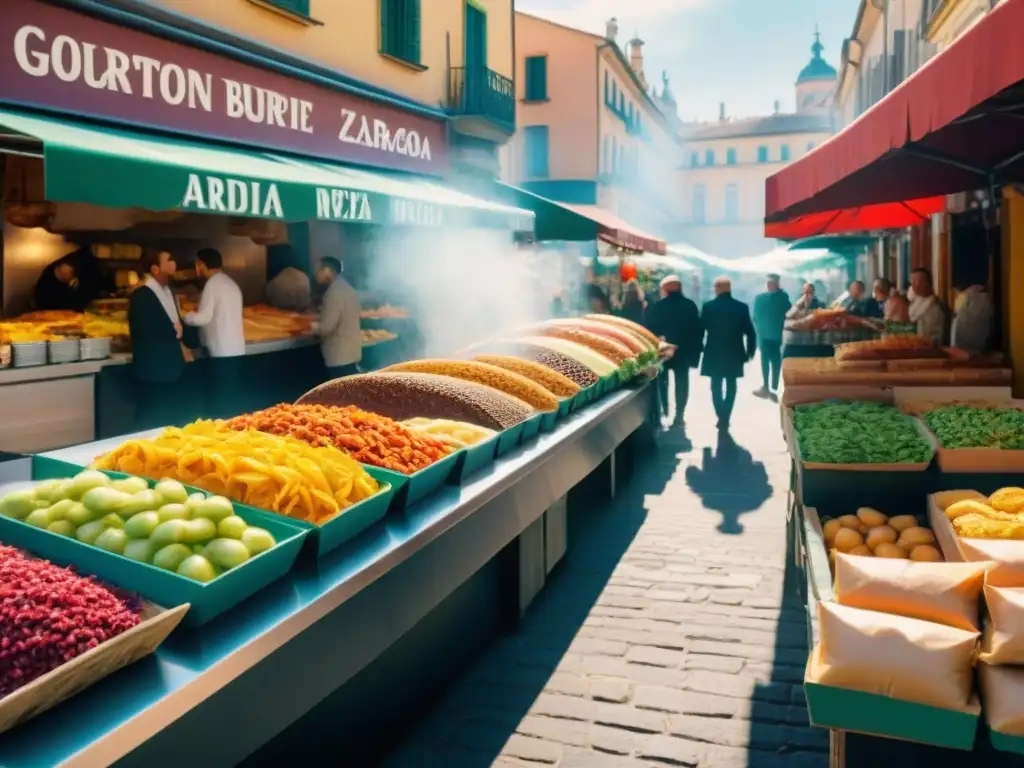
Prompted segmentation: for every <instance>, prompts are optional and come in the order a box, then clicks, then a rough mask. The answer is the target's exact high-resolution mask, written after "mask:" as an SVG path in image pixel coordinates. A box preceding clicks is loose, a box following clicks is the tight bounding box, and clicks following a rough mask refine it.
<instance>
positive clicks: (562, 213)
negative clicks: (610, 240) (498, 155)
mask: <svg viewBox="0 0 1024 768" xmlns="http://www.w3.org/2000/svg"><path fill="white" fill-rule="evenodd" d="M493 188H494V197H495V199H497V200H500V201H502V202H503V203H506V204H508V205H512V206H515V207H516V208H525V209H526V210H528V211H533V213H534V214H535V216H536V221H535V222H534V238H535V239H537V240H539V241H545V240H565V241H569V242H589V241H592V240H597V239H598V235H599V234H600V233H601V226H600V224H598V223H597V222H596V221H594V220H593V219H590V218H587V217H586V216H583V215H582V214H579V213H577V212H576V211H574V210H572V209H571V208H569V207H568V206H565V205H562V204H561V203H557V202H555V201H554V200H548V199H547V198H546V197H541V196H540V195H535V194H534V193H533V192H528V191H526V190H525V189H519V188H518V187H513V186H510V185H508V184H502V183H501V182H494V185H493Z"/></svg>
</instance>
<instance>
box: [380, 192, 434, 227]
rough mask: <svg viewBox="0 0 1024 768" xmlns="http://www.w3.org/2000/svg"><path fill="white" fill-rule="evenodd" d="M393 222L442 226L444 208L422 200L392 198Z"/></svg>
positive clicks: (420, 225)
mask: <svg viewBox="0 0 1024 768" xmlns="http://www.w3.org/2000/svg"><path fill="white" fill-rule="evenodd" d="M391 223H392V224H409V225H412V226H417V227H440V226H443V225H444V208H442V207H441V206H439V205H435V204H434V203H426V202H423V201H422V200H405V199H403V198H400V197H395V198H392V199H391Z"/></svg>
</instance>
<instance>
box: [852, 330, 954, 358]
mask: <svg viewBox="0 0 1024 768" xmlns="http://www.w3.org/2000/svg"><path fill="white" fill-rule="evenodd" d="M946 357H947V354H946V352H945V351H944V350H943V349H942V348H941V347H939V346H936V345H935V343H934V342H932V340H931V339H929V338H926V337H924V336H887V337H886V338H884V339H870V340H868V341H851V342H849V343H846V344H837V345H836V361H837V362H839V363H843V362H853V361H864V362H885V361H888V360H912V359H916V358H933V359H944V358H946Z"/></svg>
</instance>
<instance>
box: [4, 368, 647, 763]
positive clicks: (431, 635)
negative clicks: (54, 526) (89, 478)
mask: <svg viewBox="0 0 1024 768" xmlns="http://www.w3.org/2000/svg"><path fill="white" fill-rule="evenodd" d="M652 397H653V386H652V385H651V383H649V382H646V383H642V384H638V385H636V386H632V387H627V388H624V389H620V390H618V391H615V392H613V393H611V394H609V395H607V396H606V397H605V398H604V399H603V400H602V401H600V402H598V403H595V404H593V405H591V406H589V407H588V408H586V409H584V410H581V411H579V412H577V413H574V414H571V415H569V416H568V417H567V418H565V419H564V420H563V421H562V422H560V424H559V426H558V428H557V429H556V430H555V431H554V432H551V433H540V434H539V435H538V436H537V437H536V438H535V439H534V440H531V441H529V442H526V443H524V444H522V445H519V446H516V447H515V448H513V449H512V450H510V452H509V453H507V454H506V455H505V456H504V457H502V458H499V459H497V460H496V461H495V462H494V463H493V464H492V465H491V466H490V467H484V468H483V469H482V470H481V471H479V472H478V473H477V474H474V475H472V476H471V477H468V478H465V479H463V480H462V481H461V484H456V483H458V482H459V480H457V479H456V478H457V475H456V476H453V477H452V478H449V484H447V485H444V486H442V487H441V488H440V489H439V490H438V491H437V492H436V493H434V494H433V495H430V496H428V497H426V498H424V499H422V500H420V501H418V502H417V503H414V504H412V505H410V506H409V507H408V508H407V509H405V510H404V512H401V513H400V512H397V511H394V510H393V511H392V512H391V513H389V514H388V515H387V516H386V517H385V518H384V519H383V520H382V521H381V522H380V523H378V524H376V525H374V526H373V527H371V528H370V529H369V530H367V531H366V532H365V533H364V534H362V535H360V536H359V537H357V538H356V539H354V540H352V541H349V542H348V543H346V544H344V545H342V546H341V547H339V548H338V549H337V550H335V551H333V552H329V553H327V554H325V555H324V556H322V557H320V558H319V559H312V558H305V559H300V561H299V564H298V566H297V567H296V568H295V569H293V570H292V571H290V572H289V573H288V574H287V575H286V576H285V577H284V578H282V579H280V580H278V581H277V582H276V583H274V584H273V585H271V586H269V587H268V588H266V589H264V590H262V591H260V592H258V593H257V594H255V595H254V596H253V597H251V598H249V599H248V600H246V601H245V602H244V603H242V604H241V605H238V606H237V607H235V608H233V609H231V611H230V612H229V613H228V614H225V615H224V616H221V617H219V618H217V619H214V620H213V621H211V622H209V623H208V624H206V625H205V626H204V627H202V629H201V630H191V631H185V630H182V631H179V632H177V633H176V634H174V635H172V636H171V637H170V638H169V639H168V641H167V642H165V643H164V644H163V645H162V646H161V647H160V648H159V649H158V650H157V651H156V653H155V654H153V655H152V656H151V657H149V658H147V659H144V660H142V661H140V662H137V663H136V664H135V665H133V666H132V667H131V668H130V669H127V670H123V671H121V672H120V673H118V674H117V675H114V676H111V677H109V678H107V679H106V680H104V681H103V682H101V683H99V684H97V685H95V686H93V687H91V688H89V689H88V690H86V691H84V692H82V693H80V694H79V695H78V696H76V697H75V698H73V699H71V700H69V701H67V702H65V703H63V704H62V705H61V706H59V707H56V708H55V709H53V710H51V711H49V712H46V713H44V714H42V715H40V716H38V717H37V718H35V719H34V720H33V721H31V722H29V723H26V724H24V725H22V726H20V727H18V728H16V729H14V730H11V731H9V732H8V733H5V734H2V735H0V760H2V762H3V764H4V765H5V766H9V767H11V768H16V767H18V766H55V765H69V766H70V765H79V766H94V765H107V764H110V763H113V762H118V764H119V765H125V766H130V765H153V764H170V763H172V762H175V761H177V762H188V763H190V764H198V765H210V766H214V765H218V766H219V765H234V764H237V763H239V762H241V761H243V760H244V759H246V758H247V757H249V756H250V755H253V754H254V753H255V752H256V751H257V750H260V749H261V748H263V749H265V750H267V751H266V752H264V753H261V754H260V755H259V759H263V758H266V759H269V760H272V761H273V760H275V759H276V760H277V761H280V759H282V756H283V755H287V754H291V755H293V756H294V754H296V750H297V749H307V750H308V749H314V747H313V746H310V745H313V744H321V745H322V747H320V748H322V749H324V750H327V751H328V753H329V755H330V756H331V759H333V760H334V761H335V762H336V763H339V764H371V760H372V757H373V756H379V755H380V754H381V753H382V752H383V751H384V750H385V749H386V748H387V747H388V746H390V745H389V744H386V743H370V740H369V739H368V738H367V734H378V733H379V734H382V735H383V734H385V733H388V732H390V731H389V729H391V728H393V727H397V725H398V723H400V722H401V720H402V719H403V718H404V717H405V716H407V715H408V714H409V713H411V712H414V711H415V710H416V709H418V707H420V706H421V705H422V704H423V703H424V702H426V701H427V700H429V698H430V696H431V695H432V693H433V692H434V691H436V689H437V687H438V686H439V685H440V683H441V682H442V681H443V680H444V679H447V678H448V677H450V676H452V675H454V674H456V673H458V672H459V671H460V670H461V669H462V667H463V665H464V664H465V663H467V662H468V660H470V659H472V657H473V654H474V653H475V652H476V651H477V650H478V649H480V648H482V647H484V645H485V644H486V643H488V642H489V641H490V640H491V639H492V638H493V636H494V635H495V634H496V633H498V632H499V631H501V630H502V629H507V628H508V627H509V626H510V622H511V623H514V622H515V620H516V618H517V617H518V616H519V615H520V614H521V611H522V610H523V609H524V608H525V606H526V605H527V604H528V603H529V601H530V599H532V597H533V596H534V595H535V594H536V592H537V591H539V589H540V588H541V587H542V586H543V581H544V580H545V578H546V574H547V573H548V572H549V571H550V569H551V568H552V567H553V566H554V564H555V562H557V559H558V558H559V557H560V554H561V553H560V552H558V551H557V547H553V543H554V542H555V540H556V539H557V535H556V533H557V530H558V529H559V526H560V525H564V518H563V519H562V523H561V524H560V523H559V517H560V516H564V512H565V497H566V495H567V494H568V493H569V491H570V490H571V489H573V488H574V487H576V486H577V485H578V484H579V483H580V482H581V481H583V480H584V479H585V478H587V477H588V476H590V475H592V474H593V473H594V472H595V470H598V469H599V468H604V469H603V471H609V470H610V471H614V470H611V468H612V467H613V466H614V465H615V462H614V456H615V454H616V451H618V452H620V453H625V454H628V453H629V452H630V451H631V449H632V442H626V441H627V440H628V438H630V436H631V435H633V433H635V432H636V431H637V430H638V429H640V428H641V427H642V426H643V425H644V423H645V421H647V420H648V417H649V414H650V413H651V412H652V406H651V398H652ZM123 439H124V438H119V439H118V441H116V442H120V441H122V440H123ZM114 442H115V441H110V442H108V443H92V444H86V445H81V446H77V447H74V448H69V449H64V450H60V451H55V452H52V453H50V454H46V457H47V458H49V459H53V460H57V461H63V462H68V463H71V464H76V465H79V466H81V465H87V464H89V463H91V462H92V461H93V460H94V459H95V458H96V456H97V454H100V453H102V452H103V451H104V450H106V449H108V448H110V447H111V446H112V445H113V444H114ZM624 443H625V445H624ZM610 457H611V458H612V460H611V461H609V460H608V459H609V458H610ZM16 461H17V460H16ZM22 461H24V460H22ZM623 463H625V464H628V463H629V462H628V461H627V462H623ZM611 485H612V484H611V483H609V484H608V485H607V486H606V487H609V486H611ZM538 580H539V583H538ZM241 723H244V727H239V726H240V724H241ZM328 728H329V730H325V729H328ZM328 733H329V738H324V737H325V734H328ZM226 734H230V736H229V737H226V736H225V735H226ZM278 737H279V738H278ZM272 740H273V741H272ZM199 744H201V745H203V746H202V748H201V749H198V748H197V745H199ZM304 754H305V755H307V756H308V754H309V752H308V751H304ZM350 761H351V762H350Z"/></svg>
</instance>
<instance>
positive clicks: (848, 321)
mask: <svg viewBox="0 0 1024 768" xmlns="http://www.w3.org/2000/svg"><path fill="white" fill-rule="evenodd" d="M785 328H786V330H787V331H804V332H806V331H851V330H858V329H870V330H881V323H880V321H873V320H872V319H870V318H866V317H857V316H856V315H851V314H850V313H848V312H847V311H846V310H845V309H815V310H812V311H811V312H810V313H808V314H806V315H803V316H802V317H796V318H792V319H790V320H787V321H786V323H785Z"/></svg>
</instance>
